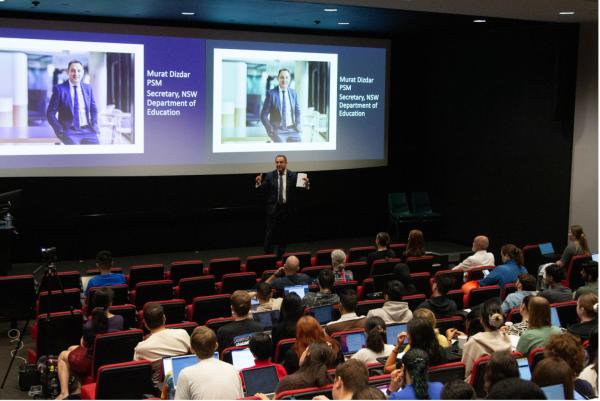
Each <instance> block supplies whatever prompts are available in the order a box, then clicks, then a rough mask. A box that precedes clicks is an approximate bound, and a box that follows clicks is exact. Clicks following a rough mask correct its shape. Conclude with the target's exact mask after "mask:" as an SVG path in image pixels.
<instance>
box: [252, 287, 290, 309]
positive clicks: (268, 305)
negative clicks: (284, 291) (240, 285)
mask: <svg viewBox="0 0 600 401" xmlns="http://www.w3.org/2000/svg"><path fill="white" fill-rule="evenodd" d="M249 294H250V297H253V296H256V299H258V306H257V307H256V312H257V313H260V312H270V311H274V310H280V309H281V303H282V302H283V298H273V288H272V287H271V284H269V283H267V282H264V281H262V282H260V283H258V284H257V286H256V292H254V293H253V292H250V293H249Z"/></svg>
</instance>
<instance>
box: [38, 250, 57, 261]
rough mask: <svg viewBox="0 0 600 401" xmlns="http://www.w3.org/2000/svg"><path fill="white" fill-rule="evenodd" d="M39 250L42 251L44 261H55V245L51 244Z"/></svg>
mask: <svg viewBox="0 0 600 401" xmlns="http://www.w3.org/2000/svg"><path fill="white" fill-rule="evenodd" d="M41 252H42V260H43V261H44V262H45V263H53V262H56V260H57V256H56V247H55V246H53V247H51V248H41Z"/></svg>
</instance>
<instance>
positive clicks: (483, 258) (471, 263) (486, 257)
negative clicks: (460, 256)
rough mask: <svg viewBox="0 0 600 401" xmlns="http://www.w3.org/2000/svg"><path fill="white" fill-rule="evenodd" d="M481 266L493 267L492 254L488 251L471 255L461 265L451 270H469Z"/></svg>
mask: <svg viewBox="0 0 600 401" xmlns="http://www.w3.org/2000/svg"><path fill="white" fill-rule="evenodd" d="M481 266H495V260H494V254H493V253H491V252H488V251H483V250H482V251H477V252H475V253H474V254H473V255H471V256H469V257H468V258H466V259H465V260H463V262H462V263H459V264H458V265H457V266H454V267H453V268H452V270H455V269H465V270H469V269H472V268H475V267H481Z"/></svg>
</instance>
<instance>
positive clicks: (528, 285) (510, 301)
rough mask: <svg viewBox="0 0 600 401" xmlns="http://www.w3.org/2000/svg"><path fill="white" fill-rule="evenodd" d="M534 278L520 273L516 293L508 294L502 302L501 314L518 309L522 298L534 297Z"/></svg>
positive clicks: (535, 292)
mask: <svg viewBox="0 0 600 401" xmlns="http://www.w3.org/2000/svg"><path fill="white" fill-rule="evenodd" d="M535 285H536V282H535V277H533V276H532V275H531V274H528V273H521V274H519V276H518V278H517V283H516V285H515V287H516V288H517V291H515V292H513V293H511V294H508V295H507V297H506V298H504V301H503V302H502V312H504V313H508V312H510V310H511V309H513V308H516V307H518V306H519V305H521V303H522V302H523V298H525V297H526V296H528V295H536V294H537V291H536V290H535Z"/></svg>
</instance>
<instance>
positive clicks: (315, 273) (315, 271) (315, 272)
mask: <svg viewBox="0 0 600 401" xmlns="http://www.w3.org/2000/svg"><path fill="white" fill-rule="evenodd" d="M325 269H331V266H325V265H321V266H309V267H305V268H303V269H302V270H301V271H300V272H301V273H304V274H306V275H308V276H311V277H312V278H314V279H317V278H318V277H319V273H321V270H325Z"/></svg>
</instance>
